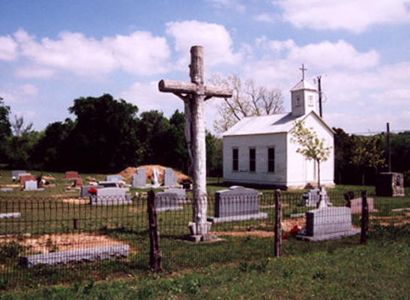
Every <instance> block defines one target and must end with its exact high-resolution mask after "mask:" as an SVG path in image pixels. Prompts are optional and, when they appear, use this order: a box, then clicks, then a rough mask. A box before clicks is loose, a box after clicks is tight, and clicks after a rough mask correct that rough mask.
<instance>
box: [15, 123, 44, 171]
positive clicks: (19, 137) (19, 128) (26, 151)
mask: <svg viewBox="0 0 410 300" xmlns="http://www.w3.org/2000/svg"><path fill="white" fill-rule="evenodd" d="M32 127H33V124H32V123H28V124H26V123H25V121H24V118H23V117H17V116H15V118H14V122H12V123H11V128H12V133H13V134H12V136H10V137H9V138H8V162H9V164H10V166H12V167H14V168H31V167H33V165H32V163H31V160H30V156H31V152H32V149H33V147H34V145H35V144H36V143H37V141H38V138H39V133H38V132H36V131H34V130H33V129H32Z"/></svg>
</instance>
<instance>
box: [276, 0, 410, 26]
mask: <svg viewBox="0 0 410 300" xmlns="http://www.w3.org/2000/svg"><path fill="white" fill-rule="evenodd" d="M273 3H274V4H277V5H279V6H280V7H281V8H282V9H283V18H284V20H286V21H288V22H290V23H291V24H292V25H294V26H296V27H298V28H303V27H308V28H313V29H317V30H327V29H331V30H338V29H342V30H347V31H351V32H355V33H360V32H363V31H365V30H366V29H368V28H369V27H370V26H372V25H377V24H379V25H382V24H400V23H409V22H410V11H409V7H408V5H409V3H410V1H409V0H393V1H392V0H343V1H339V0H286V1H285V0H277V1H273Z"/></svg>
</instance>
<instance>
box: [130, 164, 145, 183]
mask: <svg viewBox="0 0 410 300" xmlns="http://www.w3.org/2000/svg"><path fill="white" fill-rule="evenodd" d="M146 185H147V177H146V174H145V168H139V169H137V172H136V173H135V174H134V175H133V176H132V187H133V188H143V187H145V186H146Z"/></svg>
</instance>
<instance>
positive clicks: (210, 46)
mask: <svg viewBox="0 0 410 300" xmlns="http://www.w3.org/2000/svg"><path fill="white" fill-rule="evenodd" d="M166 27H167V30H166V32H167V34H168V35H170V36H171V37H173V38H174V39H175V50H176V51H177V52H178V53H179V55H180V59H179V61H178V65H179V67H187V66H188V64H189V49H190V48H191V46H193V45H202V46H204V48H205V52H206V53H205V60H206V61H205V64H206V65H207V66H215V65H219V64H231V65H232V64H237V63H239V61H240V60H241V55H240V54H239V53H235V52H234V51H233V46H232V39H231V36H230V34H229V32H228V31H227V30H226V29H225V27H224V26H222V25H219V24H214V23H205V22H199V21H195V20H193V21H183V22H170V23H167V24H166Z"/></svg>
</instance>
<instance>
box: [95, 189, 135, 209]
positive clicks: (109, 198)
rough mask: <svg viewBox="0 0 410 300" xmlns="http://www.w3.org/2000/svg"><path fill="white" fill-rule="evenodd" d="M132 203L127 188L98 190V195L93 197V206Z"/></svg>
mask: <svg viewBox="0 0 410 300" xmlns="http://www.w3.org/2000/svg"><path fill="white" fill-rule="evenodd" d="M131 203H132V200H131V195H129V194H128V193H127V189H125V188H118V187H107V188H98V189H97V194H96V195H95V196H91V204H92V205H123V204H131Z"/></svg>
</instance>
